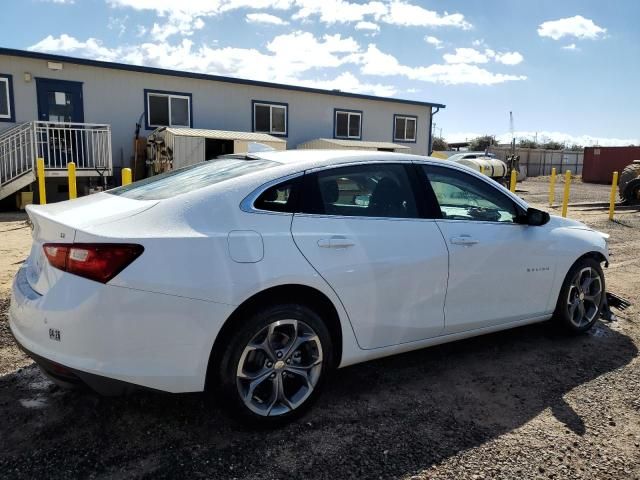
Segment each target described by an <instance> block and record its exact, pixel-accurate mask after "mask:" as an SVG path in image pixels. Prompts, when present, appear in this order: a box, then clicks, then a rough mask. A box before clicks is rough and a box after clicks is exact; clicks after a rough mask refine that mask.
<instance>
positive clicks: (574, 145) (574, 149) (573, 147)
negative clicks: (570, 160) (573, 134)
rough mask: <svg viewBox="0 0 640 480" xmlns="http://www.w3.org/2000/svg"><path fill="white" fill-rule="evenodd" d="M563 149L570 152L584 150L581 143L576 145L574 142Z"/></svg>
mask: <svg viewBox="0 0 640 480" xmlns="http://www.w3.org/2000/svg"><path fill="white" fill-rule="evenodd" d="M565 150H569V151H571V152H581V151H582V150H584V147H583V146H582V145H578V144H577V143H574V144H573V145H570V146H569V147H567V148H566V149H565Z"/></svg>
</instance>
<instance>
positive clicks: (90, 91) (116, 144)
mask: <svg viewBox="0 0 640 480" xmlns="http://www.w3.org/2000/svg"><path fill="white" fill-rule="evenodd" d="M0 61H1V63H2V66H1V67H0V71H2V73H8V74H12V75H13V87H14V98H15V111H16V121H17V122H26V121H32V120H36V119H37V96H36V82H35V80H31V81H30V82H25V81H24V73H25V72H29V73H31V75H32V77H33V78H35V77H42V78H50V79H56V80H73V81H79V82H83V96H84V116H85V122H88V123H92V122H95V123H108V124H110V125H111V130H112V148H113V163H114V167H115V171H114V175H120V171H119V169H120V167H122V166H123V165H121V163H124V166H129V165H130V159H131V158H132V157H133V137H134V133H135V123H136V122H137V121H138V118H139V117H140V114H141V113H142V112H143V111H144V108H145V106H144V89H156V90H166V91H176V92H187V93H191V94H192V95H193V105H192V110H193V126H194V127H195V128H210V129H222V130H237V131H249V132H250V131H251V129H252V126H251V100H253V99H259V100H267V101H274V102H283V103H288V104H289V111H288V115H289V135H288V137H286V138H285V140H287V145H288V148H295V147H296V146H297V145H298V144H300V143H303V142H306V141H309V140H312V139H315V138H321V137H329V138H331V137H333V111H334V108H345V109H351V110H362V111H363V118H362V128H363V131H362V133H363V135H362V140H372V141H387V142H392V141H393V115H394V114H400V115H403V114H406V115H415V116H417V117H418V130H417V134H418V138H417V142H416V143H406V144H405V145H407V146H409V147H410V148H411V153H416V154H421V155H426V154H427V148H428V145H427V141H428V139H427V137H428V132H429V129H430V122H429V120H430V119H429V114H430V108H429V107H426V106H420V105H408V104H401V103H398V104H394V103H389V102H379V101H375V100H364V99H356V98H348V97H338V96H336V97H333V96H331V95H322V94H314V93H308V92H294V91H288V90H279V89H275V88H267V87H254V86H249V85H239V84H227V83H219V82H212V81H208V80H198V79H191V78H179V77H170V76H162V75H155V74H143V73H137V72H127V71H120V70H112V69H104V68H98V67H91V66H85V65H75V64H73V63H64V64H63V69H62V70H59V71H53V70H49V69H48V68H47V62H46V61H45V60H38V59H28V58H21V57H11V56H0ZM13 125H14V124H13V123H4V122H2V123H0V130H3V129H5V128H9V127H11V126H13ZM149 133H151V132H150V131H148V130H144V126H143V130H141V132H140V134H141V136H144V137H146V136H147V135H148V134H149ZM121 158H122V159H123V162H121Z"/></svg>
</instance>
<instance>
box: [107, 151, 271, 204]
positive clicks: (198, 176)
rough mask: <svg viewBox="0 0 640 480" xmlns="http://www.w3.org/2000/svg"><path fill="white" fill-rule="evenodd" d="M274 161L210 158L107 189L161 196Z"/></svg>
mask: <svg viewBox="0 0 640 480" xmlns="http://www.w3.org/2000/svg"><path fill="white" fill-rule="evenodd" d="M276 165H278V163H276V162H272V161H269V160H240V159H225V160H212V161H209V162H203V163H197V164H195V165H189V166H188V167H184V168H180V169H177V170H172V171H170V172H165V173H161V174H160V175H155V176H153V177H149V178H145V179H144V180H140V181H138V182H135V183H132V184H130V185H124V186H122V187H118V188H114V189H112V190H108V191H107V193H110V194H111V195H118V196H121V197H126V198H132V199H135V200H162V199H165V198H171V197H174V196H176V195H179V194H181V193H187V192H192V191H194V190H197V189H199V188H203V187H206V186H209V185H213V184H216V183H220V182H224V181H225V180H229V179H231V178H236V177H240V176H242V175H246V174H248V173H252V172H255V171H258V170H264V169H265V168H269V167H273V166H276Z"/></svg>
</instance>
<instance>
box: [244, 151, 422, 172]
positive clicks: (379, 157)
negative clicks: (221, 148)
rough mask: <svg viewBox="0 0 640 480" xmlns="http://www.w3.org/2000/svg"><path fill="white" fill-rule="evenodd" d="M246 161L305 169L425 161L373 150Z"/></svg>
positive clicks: (259, 155)
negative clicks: (371, 162) (259, 161)
mask: <svg viewBox="0 0 640 480" xmlns="http://www.w3.org/2000/svg"><path fill="white" fill-rule="evenodd" d="M246 158H248V159H263V160H270V161H272V162H277V163H280V164H282V165H295V166H296V167H304V168H305V169H308V168H313V167H314V166H316V165H318V166H320V165H337V164H340V163H349V162H358V161H363V162H364V161H372V160H373V161H384V160H389V161H399V160H405V161H412V160H420V159H426V158H427V157H422V156H419V155H411V154H407V153H395V152H379V151H375V150H324V149H318V150H311V149H302V150H282V151H276V150H274V151H268V152H256V153H250V154H248V155H247V156H246Z"/></svg>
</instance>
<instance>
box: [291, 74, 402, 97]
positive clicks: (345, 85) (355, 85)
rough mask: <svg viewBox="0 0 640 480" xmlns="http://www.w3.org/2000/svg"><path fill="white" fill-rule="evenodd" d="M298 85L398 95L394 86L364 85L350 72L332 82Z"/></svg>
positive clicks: (309, 81)
mask: <svg viewBox="0 0 640 480" xmlns="http://www.w3.org/2000/svg"><path fill="white" fill-rule="evenodd" d="M298 84H299V85H303V86H305V87H313V88H322V89H326V90H340V91H343V92H359V93H368V94H371V95H378V96H380V97H391V96H393V95H395V94H396V93H397V89H396V87H394V86H392V85H383V84H379V83H363V82H361V81H360V80H359V79H358V78H357V77H356V76H355V75H354V74H352V73H350V72H344V73H342V74H340V75H338V76H337V77H336V78H334V79H332V80H301V81H299V82H298Z"/></svg>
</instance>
